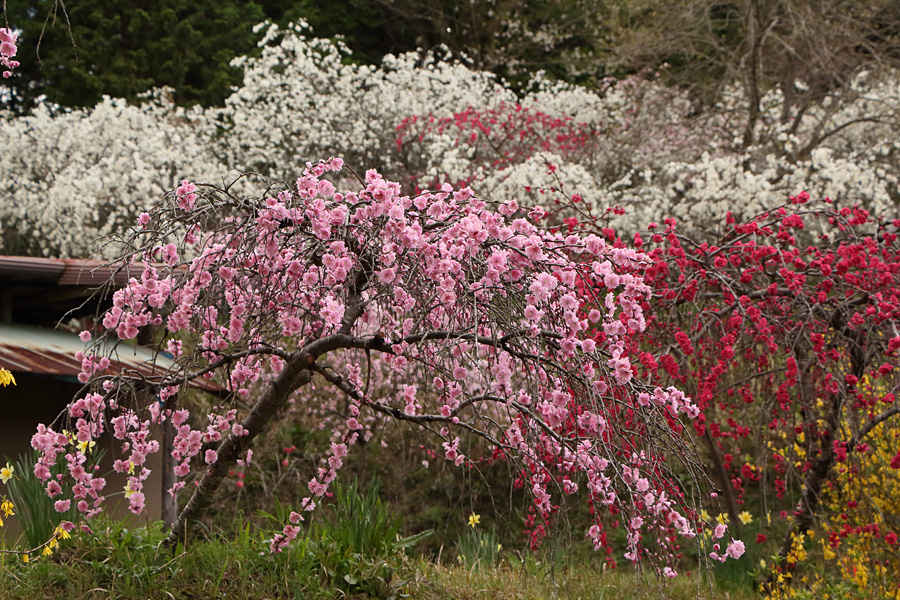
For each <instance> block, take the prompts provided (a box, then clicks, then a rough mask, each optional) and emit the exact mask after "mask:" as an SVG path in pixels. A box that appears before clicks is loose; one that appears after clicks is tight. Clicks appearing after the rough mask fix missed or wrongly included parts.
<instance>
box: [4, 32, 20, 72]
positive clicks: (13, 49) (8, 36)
mask: <svg viewBox="0 0 900 600" xmlns="http://www.w3.org/2000/svg"><path fill="white" fill-rule="evenodd" d="M17 39H19V32H17V31H11V30H10V29H7V28H6V27H0V66H3V67H6V69H7V70H6V71H3V77H4V79H9V78H10V77H12V70H13V69H15V68H16V67H18V66H19V61H16V60H13V57H14V56H15V55H16V53H17V52H18V51H19V48H18V46H16V40H17Z"/></svg>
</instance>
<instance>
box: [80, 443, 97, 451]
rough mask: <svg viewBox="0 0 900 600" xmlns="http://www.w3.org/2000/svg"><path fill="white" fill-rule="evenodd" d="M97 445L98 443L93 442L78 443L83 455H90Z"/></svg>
mask: <svg viewBox="0 0 900 600" xmlns="http://www.w3.org/2000/svg"><path fill="white" fill-rule="evenodd" d="M96 445H97V442H95V441H93V440H91V441H90V442H78V450H80V451H81V453H82V454H90V453H91V450H93V449H94V446H96Z"/></svg>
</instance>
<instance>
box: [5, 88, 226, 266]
mask: <svg viewBox="0 0 900 600" xmlns="http://www.w3.org/2000/svg"><path fill="white" fill-rule="evenodd" d="M0 125H2V131H3V137H4V142H5V148H4V150H3V151H2V152H0V236H2V240H3V247H2V252H3V253H6V254H11V253H20V254H24V253H28V254H33V255H35V254H36V255H44V256H53V257H61V258H67V257H80V256H90V255H92V254H97V253H98V246H97V244H96V241H97V239H98V238H100V237H101V236H107V235H109V234H112V233H114V232H116V231H119V230H121V229H123V228H126V227H131V226H134V225H135V224H136V219H137V216H138V214H139V213H140V212H141V211H142V210H146V209H147V208H148V207H149V206H150V205H152V204H153V203H154V202H156V201H157V200H158V199H159V198H160V197H161V196H162V195H163V193H164V192H165V191H167V190H169V189H171V188H172V187H174V186H175V185H176V183H177V182H178V181H179V180H181V179H183V178H184V177H186V176H187V175H190V176H191V177H195V178H197V179H200V180H204V179H206V180H210V181H214V180H221V178H222V177H223V176H224V175H225V174H226V167H225V165H224V164H223V163H222V162H221V161H219V160H217V159H216V157H215V156H214V154H213V146H212V144H211V143H210V141H211V134H212V133H213V132H214V130H213V129H212V128H211V127H209V125H208V124H207V123H206V120H205V118H203V115H202V114H201V113H200V112H198V111H186V110H183V109H179V108H176V107H174V106H173V105H172V104H171V103H169V102H168V101H167V100H166V99H165V97H164V95H162V94H159V95H157V98H155V99H154V100H153V101H151V102H148V103H146V104H144V105H143V106H141V107H134V106H129V105H128V104H127V103H126V102H125V101H124V100H117V99H109V98H105V99H104V100H103V101H102V102H100V103H99V104H98V105H97V106H95V107H93V108H90V109H85V110H73V111H68V112H61V113H59V114H53V113H52V112H51V109H50V108H48V107H47V106H38V108H37V109H36V110H35V112H34V113H33V114H32V115H30V116H25V117H19V118H7V119H3V118H2V116H0ZM116 251H117V250H116V249H114V248H108V249H107V251H106V252H103V251H99V256H104V255H105V256H111V255H113V254H115V253H116Z"/></svg>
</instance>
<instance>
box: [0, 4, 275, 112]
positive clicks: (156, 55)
mask: <svg viewBox="0 0 900 600" xmlns="http://www.w3.org/2000/svg"><path fill="white" fill-rule="evenodd" d="M7 11H8V14H7V20H8V21H9V23H11V24H13V25H14V26H15V27H16V28H18V29H20V30H21V34H20V36H19V41H20V52H19V54H20V59H19V60H20V61H21V63H22V66H21V67H20V69H19V70H18V72H19V76H18V77H14V78H11V79H9V80H7V81H5V84H6V85H7V86H9V89H10V98H9V101H10V105H11V107H12V108H13V110H15V111H17V112H25V111H27V110H29V109H30V108H31V107H32V106H33V104H34V102H35V101H36V100H37V99H39V98H41V97H46V98H47V99H48V100H50V101H52V102H55V103H58V104H61V105H64V106H93V105H95V104H96V103H97V102H98V101H99V100H100V99H101V97H102V96H103V95H110V96H115V97H121V98H126V99H129V100H134V99H136V98H137V97H138V96H139V95H140V94H142V93H143V92H146V91H147V90H149V89H151V88H154V87H160V86H169V87H172V88H173V89H174V90H175V94H174V95H175V100H176V101H177V102H179V103H181V104H193V103H200V104H203V105H210V104H217V103H221V102H222V101H223V100H224V99H225V98H226V97H227V95H228V94H229V93H230V91H231V87H232V86H235V85H238V84H239V83H240V71H239V70H238V69H234V68H232V67H231V66H230V65H229V62H230V61H231V59H233V58H234V57H235V56H239V55H242V54H247V53H249V52H252V51H253V50H254V48H255V44H256V40H257V39H258V36H257V35H256V34H254V33H253V30H252V28H253V25H255V24H257V23H259V22H261V21H263V20H264V19H265V16H264V14H263V11H262V8H261V7H260V6H259V5H258V4H256V3H254V2H247V1H245V0H192V1H188V0H129V1H128V2H122V1H121V0H69V1H68V2H65V4H63V3H62V2H55V1H54V0H16V1H14V2H9V3H8V4H7Z"/></svg>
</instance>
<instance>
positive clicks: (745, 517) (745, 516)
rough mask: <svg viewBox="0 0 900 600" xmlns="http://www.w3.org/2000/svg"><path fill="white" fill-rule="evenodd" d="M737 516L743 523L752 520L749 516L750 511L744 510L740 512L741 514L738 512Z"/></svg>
mask: <svg viewBox="0 0 900 600" xmlns="http://www.w3.org/2000/svg"><path fill="white" fill-rule="evenodd" d="M738 518H739V519H740V520H741V523H743V524H744V525H746V524H747V523H749V522H751V521H752V520H753V517H752V516H750V513H749V512H747V511H746V510H745V511H744V512H742V513H741V514H739V515H738Z"/></svg>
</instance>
